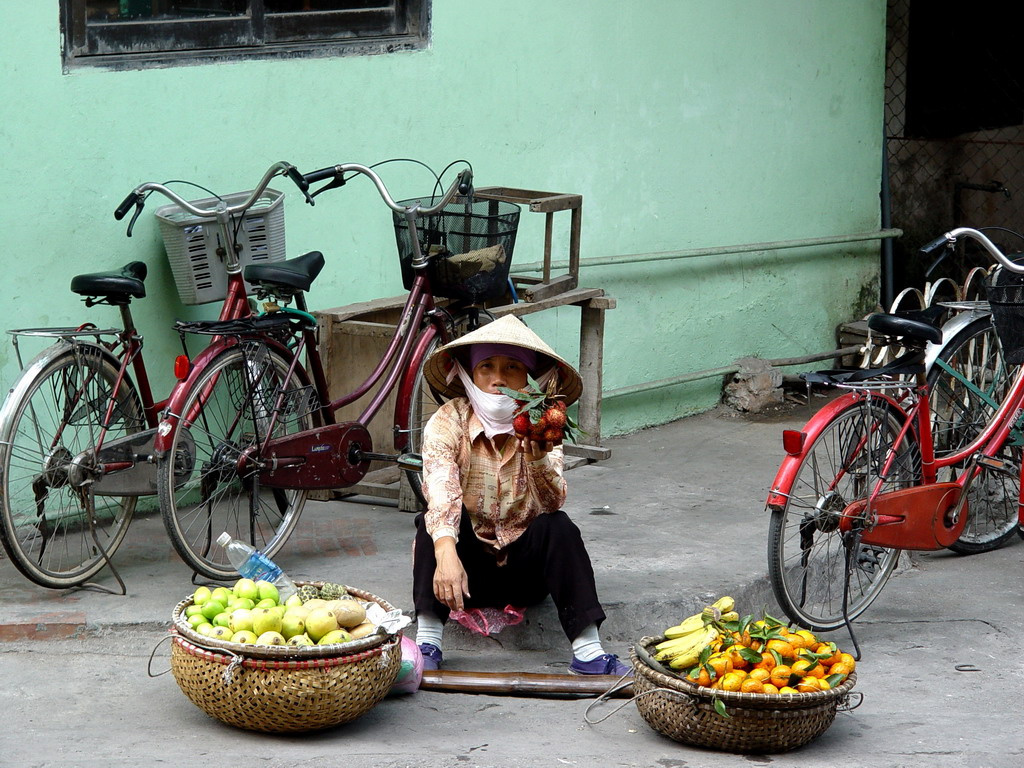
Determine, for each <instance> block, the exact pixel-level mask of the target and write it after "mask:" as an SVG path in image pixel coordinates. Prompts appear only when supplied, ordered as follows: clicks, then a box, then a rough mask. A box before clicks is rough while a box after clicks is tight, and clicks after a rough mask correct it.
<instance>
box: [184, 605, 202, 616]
mask: <svg viewBox="0 0 1024 768" xmlns="http://www.w3.org/2000/svg"><path fill="white" fill-rule="evenodd" d="M202 612H203V606H201V605H190V606H189V607H188V608H186V609H185V618H189V617H192V616H195V615H196V614H197V613H202Z"/></svg>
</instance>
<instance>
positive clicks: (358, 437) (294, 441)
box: [240, 421, 373, 489]
mask: <svg viewBox="0 0 1024 768" xmlns="http://www.w3.org/2000/svg"><path fill="white" fill-rule="evenodd" d="M372 445H373V442H372V440H371V439H370V433H369V432H368V431H367V430H366V427H364V426H363V425H362V424H360V423H359V422H356V421H347V422H342V423H341V424H331V425H330V426H327V427H315V428H313V429H307V430H305V431H303V432H297V433H295V434H294V435H287V436H285V437H279V438H275V439H274V440H271V441H270V443H269V445H268V446H267V449H266V451H264V452H262V453H261V454H260V455H259V456H256V455H254V454H253V453H249V454H248V455H246V456H243V457H242V459H240V462H252V463H254V464H256V463H258V464H259V465H260V466H262V470H261V471H260V473H259V480H260V485H261V486H263V487H265V488H321V489H323V488H346V487H348V486H350V485H355V484H356V483H358V482H359V481H360V480H362V479H363V477H364V476H365V475H366V473H367V471H368V470H369V468H370V461H369V460H368V459H367V460H363V461H357V460H354V457H357V456H358V455H359V453H360V452H362V451H370V450H371V449H372ZM240 470H241V471H242V474H245V472H244V468H242V467H240Z"/></svg>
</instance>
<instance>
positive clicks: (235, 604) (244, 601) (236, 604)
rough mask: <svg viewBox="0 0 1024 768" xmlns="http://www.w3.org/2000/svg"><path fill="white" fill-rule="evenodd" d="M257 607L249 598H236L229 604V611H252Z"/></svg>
mask: <svg viewBox="0 0 1024 768" xmlns="http://www.w3.org/2000/svg"><path fill="white" fill-rule="evenodd" d="M255 607H256V603H254V602H253V601H252V600H250V599H249V598H248V597H236V598H235V599H233V600H232V601H231V602H230V603H228V610H229V611H237V610H238V609H239V608H248V609H249V610H252V609H253V608H255Z"/></svg>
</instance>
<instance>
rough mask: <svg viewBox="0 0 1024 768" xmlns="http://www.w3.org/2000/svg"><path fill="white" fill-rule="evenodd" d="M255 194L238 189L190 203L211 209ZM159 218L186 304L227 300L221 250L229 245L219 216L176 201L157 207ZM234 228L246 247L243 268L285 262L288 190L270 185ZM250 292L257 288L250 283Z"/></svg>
mask: <svg viewBox="0 0 1024 768" xmlns="http://www.w3.org/2000/svg"><path fill="white" fill-rule="evenodd" d="M250 194H251V191H249V192H235V193H233V194H230V195H224V196H223V197H222V198H216V197H208V198H204V199H202V200H195V201H190V202H192V204H193V205H195V206H196V207H199V208H209V207H211V206H213V205H214V204H216V203H217V202H218V199H222V200H223V201H224V202H225V203H226V204H227V205H229V206H230V205H237V204H238V203H241V202H244V201H245V200H246V198H248V197H249V195H250ZM156 217H157V220H158V221H159V223H160V234H161V235H162V236H163V240H164V248H165V249H166V251H167V259H168V261H170V263H171V273H172V274H173V275H174V284H175V286H176V287H177V289H178V296H179V297H180V298H181V303H182V304H207V303H209V302H213V301H222V300H223V299H224V297H225V296H226V295H227V287H228V278H227V272H226V271H225V269H224V259H223V258H222V257H221V256H219V255H218V254H217V249H218V248H224V249H226V248H227V243H225V242H223V239H224V235H223V233H222V232H221V231H220V227H219V226H218V225H217V221H216V219H215V218H213V217H212V216H211V217H209V218H206V217H203V218H200V217H198V216H193V215H192V214H190V213H187V212H185V211H184V210H182V209H181V208H180V207H178V206H177V205H173V204H171V205H164V206H161V207H160V208H158V209H157V211H156ZM233 226H235V227H236V228H237V232H236V235H235V239H236V242H237V244H238V245H239V246H240V247H241V250H240V252H239V254H238V258H239V262H240V264H241V266H242V268H243V269H244V268H245V266H246V265H247V264H254V263H255V264H259V263H263V262H269V261H282V260H284V258H285V239H284V193H282V192H278V191H276V190H273V189H267V190H266V191H264V193H263V194H262V195H260V198H259V199H258V200H257V201H256V202H255V204H253V206H252V208H250V209H249V210H248V211H246V212H245V214H244V215H243V216H242V220H241V222H238V221H235V222H234V223H233ZM246 290H247V291H251V290H252V286H250V285H249V284H246Z"/></svg>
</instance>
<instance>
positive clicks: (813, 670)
mask: <svg viewBox="0 0 1024 768" xmlns="http://www.w3.org/2000/svg"><path fill="white" fill-rule="evenodd" d="M792 670H793V674H795V675H800V676H801V677H824V676H825V668H824V667H823V666H821V664H819V663H818V662H817V660H815V659H797V660H796V661H794V662H793V666H792Z"/></svg>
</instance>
